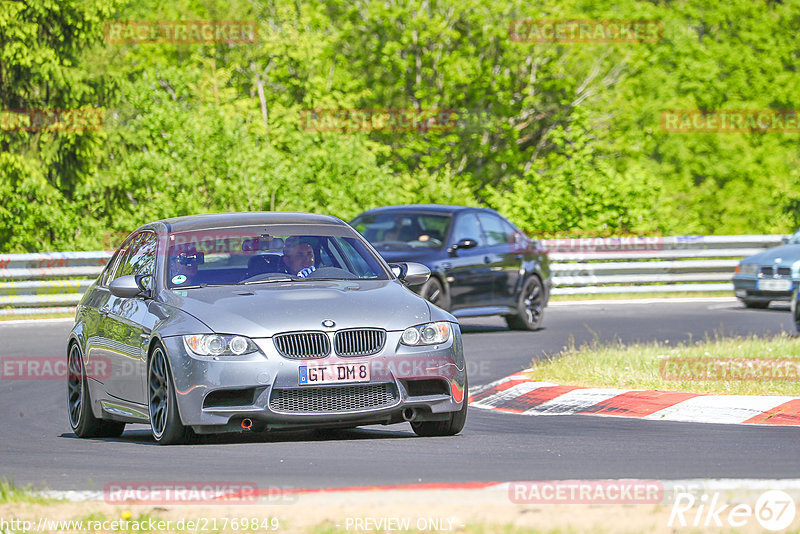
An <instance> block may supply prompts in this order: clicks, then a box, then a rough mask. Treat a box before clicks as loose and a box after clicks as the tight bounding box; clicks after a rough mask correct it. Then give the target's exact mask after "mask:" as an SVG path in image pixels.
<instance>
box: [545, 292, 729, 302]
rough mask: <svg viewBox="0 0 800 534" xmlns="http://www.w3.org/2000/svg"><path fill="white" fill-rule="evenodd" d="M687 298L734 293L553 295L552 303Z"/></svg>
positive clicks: (723, 295)
mask: <svg viewBox="0 0 800 534" xmlns="http://www.w3.org/2000/svg"><path fill="white" fill-rule="evenodd" d="M687 297H695V298H701V297H733V292H732V291H674V292H670V293H658V292H655V291H653V292H649V293H608V294H604V295H594V294H593V295H552V296H551V297H550V302H564V301H570V300H625V299H654V298H656V299H660V298H663V299H670V298H687Z"/></svg>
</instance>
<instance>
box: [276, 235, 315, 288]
mask: <svg viewBox="0 0 800 534" xmlns="http://www.w3.org/2000/svg"><path fill="white" fill-rule="evenodd" d="M283 263H284V265H286V269H287V270H288V272H289V274H293V275H296V276H299V277H300V278H305V277H306V276H308V275H309V274H311V273H313V272H314V271H316V270H317V268H316V266H315V265H314V247H312V246H311V244H310V243H306V242H304V241H300V238H299V237H290V238H289V239H287V240H286V246H285V247H284V248H283Z"/></svg>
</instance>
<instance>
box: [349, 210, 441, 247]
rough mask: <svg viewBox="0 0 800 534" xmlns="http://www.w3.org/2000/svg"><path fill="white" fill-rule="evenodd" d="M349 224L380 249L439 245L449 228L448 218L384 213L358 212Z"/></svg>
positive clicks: (417, 214) (426, 214) (428, 214)
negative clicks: (363, 213) (361, 213)
mask: <svg viewBox="0 0 800 534" xmlns="http://www.w3.org/2000/svg"><path fill="white" fill-rule="evenodd" d="M351 226H353V228H355V229H356V230H358V231H359V232H360V233H361V235H363V236H364V237H365V238H367V240H368V241H369V242H370V243H372V244H373V245H375V246H376V247H380V248H392V247H399V248H441V247H442V246H443V244H444V240H445V238H446V237H447V230H448V228H449V227H450V217H449V216H447V215H435V214H430V213H397V212H384V213H376V214H365V215H360V216H358V217H356V218H355V219H354V220H353V222H352V223H351Z"/></svg>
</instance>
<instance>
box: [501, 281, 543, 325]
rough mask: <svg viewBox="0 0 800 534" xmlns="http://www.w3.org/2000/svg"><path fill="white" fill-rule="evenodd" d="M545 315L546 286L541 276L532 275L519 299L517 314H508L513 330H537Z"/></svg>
mask: <svg viewBox="0 0 800 534" xmlns="http://www.w3.org/2000/svg"><path fill="white" fill-rule="evenodd" d="M543 316H544V288H543V287H542V282H541V280H539V277H538V276H536V275H532V276H530V277H528V279H527V280H526V281H525V285H523V286H522V291H521V292H520V294H519V299H518V301H517V314H516V315H506V323H508V326H509V328H511V329H512V330H536V329H537V328H539V326H541V324H542V317H543Z"/></svg>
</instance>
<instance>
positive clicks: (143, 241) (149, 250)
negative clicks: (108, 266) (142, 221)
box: [114, 232, 157, 279]
mask: <svg viewBox="0 0 800 534" xmlns="http://www.w3.org/2000/svg"><path fill="white" fill-rule="evenodd" d="M156 245H157V241H156V235H155V234H154V233H152V232H142V233H141V234H139V235H138V236H136V237H134V238H133V241H131V244H130V246H129V247H128V250H127V251H126V253H125V256H124V257H123V258H122V260H121V261H120V264H119V267H117V270H116V272H115V273H114V279H116V278H119V277H120V276H128V275H131V274H143V275H150V276H152V274H153V269H154V267H155V263H156Z"/></svg>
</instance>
